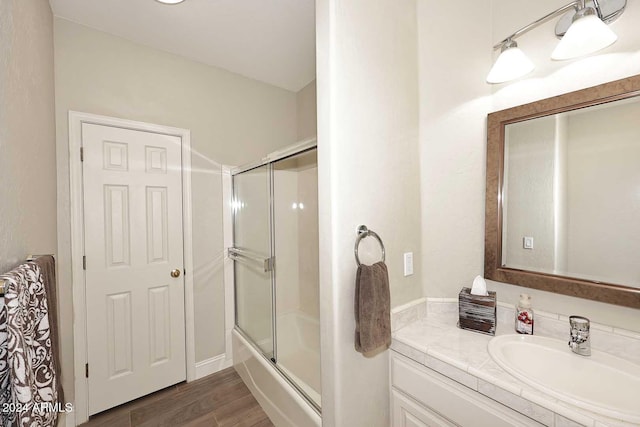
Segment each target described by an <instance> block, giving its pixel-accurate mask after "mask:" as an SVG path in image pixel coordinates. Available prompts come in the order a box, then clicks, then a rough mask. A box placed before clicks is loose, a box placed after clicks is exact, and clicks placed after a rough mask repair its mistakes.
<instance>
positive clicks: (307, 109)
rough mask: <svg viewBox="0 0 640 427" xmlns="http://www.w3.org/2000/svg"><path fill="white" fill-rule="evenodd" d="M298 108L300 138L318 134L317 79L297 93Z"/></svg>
mask: <svg viewBox="0 0 640 427" xmlns="http://www.w3.org/2000/svg"><path fill="white" fill-rule="evenodd" d="M296 104H297V108H298V114H297V117H298V140H300V141H301V140H303V139H307V138H311V137H314V136H316V133H318V126H317V116H318V112H317V107H316V81H315V80H314V81H312V82H311V83H309V84H308V85H306V86H305V87H303V88H302V89H300V91H299V92H298V93H297V94H296Z"/></svg>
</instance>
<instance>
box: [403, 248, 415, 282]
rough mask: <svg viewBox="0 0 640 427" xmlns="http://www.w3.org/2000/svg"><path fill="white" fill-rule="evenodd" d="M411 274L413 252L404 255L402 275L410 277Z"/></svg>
mask: <svg viewBox="0 0 640 427" xmlns="http://www.w3.org/2000/svg"><path fill="white" fill-rule="evenodd" d="M412 274H413V252H406V253H405V254H404V275H405V277H406V276H411V275H412Z"/></svg>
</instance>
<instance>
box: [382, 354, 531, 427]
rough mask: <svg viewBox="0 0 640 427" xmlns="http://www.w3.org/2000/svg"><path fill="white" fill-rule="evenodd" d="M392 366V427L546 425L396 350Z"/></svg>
mask: <svg viewBox="0 0 640 427" xmlns="http://www.w3.org/2000/svg"><path fill="white" fill-rule="evenodd" d="M390 364H391V366H390V375H391V425H392V427H425V426H429V427H431V426H434V427H435V426H437V427H441V426H447V427H449V426H462V427H506V426H510V427H525V426H537V427H539V426H541V425H542V424H539V423H537V422H536V421H533V420H532V419H531V418H528V417H526V416H524V415H522V414H520V413H519V412H516V411H514V410H513V409H510V408H508V407H506V406H504V405H502V404H500V403H498V402H496V401H494V400H491V399H489V398H488V397H486V396H483V395H482V394H480V393H478V392H476V391H474V390H472V389H470V388H468V387H465V386H463V385H462V384H460V383H457V382H456V381H454V380H452V379H450V378H448V377H446V376H444V375H442V374H439V373H438V372H436V371H434V370H432V369H429V368H427V367H426V366H423V365H421V364H419V363H417V362H415V361H413V360H411V359H408V358H406V357H404V356H402V355H400V354H398V353H396V352H395V351H391V352H390Z"/></svg>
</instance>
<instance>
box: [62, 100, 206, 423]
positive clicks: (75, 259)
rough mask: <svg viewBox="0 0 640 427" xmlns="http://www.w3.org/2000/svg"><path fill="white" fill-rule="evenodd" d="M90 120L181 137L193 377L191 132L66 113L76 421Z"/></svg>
mask: <svg viewBox="0 0 640 427" xmlns="http://www.w3.org/2000/svg"><path fill="white" fill-rule="evenodd" d="M83 123H90V124H96V125H103V126H111V127H118V128H123V129H130V130H136V131H143V132H152V133H159V134H164V135H171V136H177V137H179V138H181V139H182V221H183V235H184V237H183V242H184V268H185V271H186V274H185V275H184V305H185V307H184V309H185V347H186V348H185V355H186V363H187V366H186V368H187V381H192V380H194V379H196V377H195V375H196V357H195V331H194V328H195V325H194V323H195V320H194V306H193V304H194V302H193V252H192V248H193V245H192V238H193V236H192V224H191V131H189V130H188V129H180V128H174V127H169V126H161V125H155V124H151V123H144V122H136V121H132V120H125V119H118V118H113V117H107V116H99V115H95V114H88V113H80V112H77V111H69V159H70V161H69V168H70V170H69V183H70V199H71V274H72V279H71V281H72V289H73V358H74V386H75V402H74V412H75V414H74V415H75V416H74V417H70V418H75V424H76V425H77V424H80V423H83V422H85V421H87V420H88V419H89V399H88V397H89V396H88V379H87V378H86V377H85V364H86V363H87V339H86V337H87V323H86V316H85V314H86V313H85V275H84V269H83V263H82V257H83V255H84V213H83V210H82V206H83V204H82V198H83V196H82V162H81V160H80V148H81V147H82V124H83Z"/></svg>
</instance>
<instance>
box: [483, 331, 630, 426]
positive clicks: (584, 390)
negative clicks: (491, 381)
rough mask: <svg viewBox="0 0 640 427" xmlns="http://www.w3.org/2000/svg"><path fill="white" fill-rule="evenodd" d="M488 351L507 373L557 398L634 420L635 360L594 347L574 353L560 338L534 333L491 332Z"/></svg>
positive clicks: (611, 415)
mask: <svg viewBox="0 0 640 427" xmlns="http://www.w3.org/2000/svg"><path fill="white" fill-rule="evenodd" d="M489 354H490V355H491V357H492V358H493V360H495V361H496V363H497V364H498V365H500V366H501V367H502V368H503V369H504V370H505V371H507V372H509V373H510V374H511V375H513V376H515V377H517V378H518V379H520V380H522V381H523V382H524V383H526V384H528V385H530V386H531V387H534V388H536V389H538V390H541V391H543V392H545V393H548V394H550V395H552V396H553V397H555V398H557V399H559V400H561V401H563V402H567V403H570V404H573V405H575V406H578V407H581V408H585V409H588V410H590V411H592V412H595V413H598V414H602V415H606V416H609V417H614V418H617V419H620V420H623V421H628V422H632V423H640V394H639V393H640V365H636V364H634V363H631V362H629V361H626V360H624V359H620V358H618V357H615V356H611V355H609V354H607V353H604V352H601V351H597V350H592V351H591V356H580V355H578V354H575V353H573V352H572V351H571V349H570V348H569V346H568V345H567V342H566V341H559V340H555V339H551V338H545V337H539V336H535V335H534V336H531V335H502V336H498V337H495V338H493V339H492V340H491V341H489Z"/></svg>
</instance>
